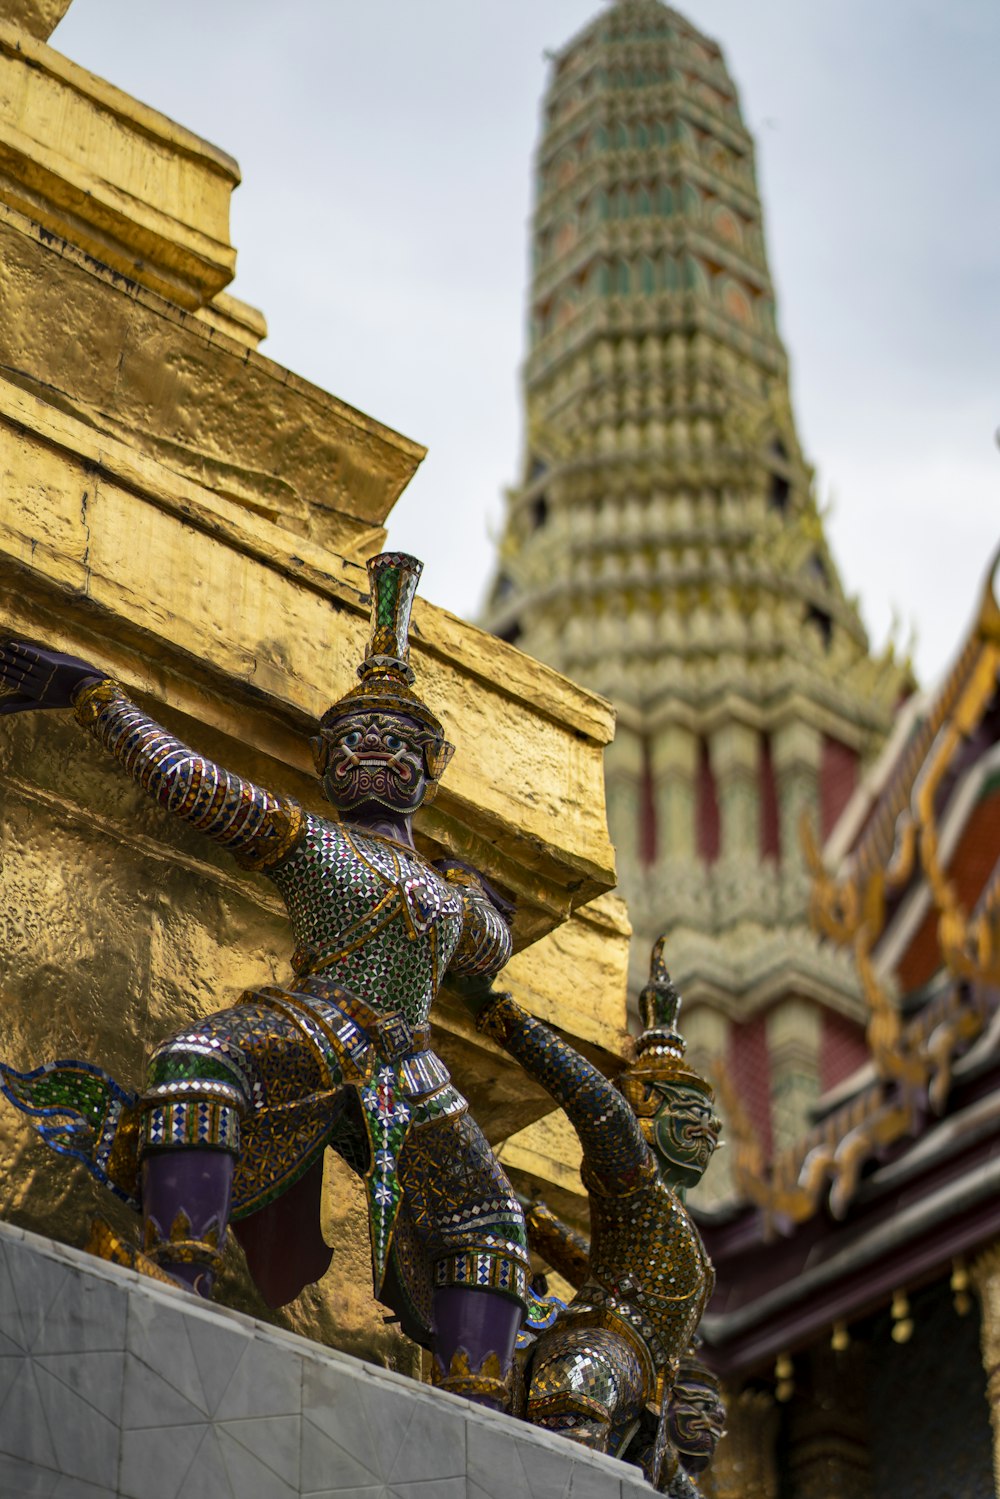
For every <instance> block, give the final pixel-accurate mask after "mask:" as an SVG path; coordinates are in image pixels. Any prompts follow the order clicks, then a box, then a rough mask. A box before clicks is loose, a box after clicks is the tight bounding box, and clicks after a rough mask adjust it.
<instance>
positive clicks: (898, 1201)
mask: <svg viewBox="0 0 1000 1499" xmlns="http://www.w3.org/2000/svg"><path fill="white" fill-rule="evenodd" d="M996 1029H997V1024H996V1020H995V1019H994V1023H993V1025H992V1027H991V1030H990V1034H989V1035H988V1036H984V1037H983V1038H982V1041H981V1043H980V1046H979V1047H977V1048H975V1051H976V1053H978V1052H979V1051H980V1049H981V1048H985V1052H986V1055H985V1056H977V1055H974V1054H973V1053H970V1054H969V1055H968V1056H967V1057H966V1058H965V1060H964V1062H963V1063H962V1064H961V1068H960V1070H961V1071H963V1072H964V1073H965V1074H966V1075H965V1076H963V1078H962V1082H963V1088H962V1096H961V1100H960V1107H959V1108H957V1109H956V1110H955V1111H954V1112H952V1113H950V1114H949V1116H948V1118H947V1119H946V1120H943V1121H940V1122H936V1123H932V1124H930V1125H927V1126H925V1128H924V1130H923V1132H922V1134H921V1135H920V1138H919V1139H918V1140H916V1141H915V1142H914V1143H913V1144H912V1146H911V1147H910V1148H908V1149H907V1150H906V1151H905V1153H904V1154H902V1155H896V1156H895V1158H890V1160H889V1161H888V1163H887V1164H885V1165H883V1166H881V1167H880V1168H879V1169H878V1170H877V1171H876V1172H875V1173H874V1174H873V1175H871V1176H870V1177H868V1178H867V1179H866V1180H865V1182H864V1183H863V1186H862V1188H861V1191H860V1192H859V1194H858V1197H857V1200H856V1203H855V1205H854V1207H853V1210H852V1212H851V1214H850V1216H849V1218H848V1221H847V1222H845V1223H837V1222H830V1221H829V1220H827V1221H826V1222H815V1223H813V1224H811V1225H809V1226H808V1227H805V1228H801V1229H798V1230H797V1229H796V1226H795V1225H791V1224H786V1225H785V1230H786V1232H785V1235H784V1236H783V1237H781V1238H779V1239H777V1240H773V1241H771V1242H768V1241H767V1239H766V1236H765V1234H764V1233H763V1232H762V1224H761V1221H760V1219H759V1217H758V1215H757V1214H756V1213H754V1212H753V1211H751V1210H744V1211H743V1212H741V1213H740V1212H737V1213H735V1214H734V1213H733V1212H732V1211H731V1210H730V1211H729V1212H728V1213H726V1214H722V1213H715V1214H712V1215H708V1214H697V1209H696V1210H695V1211H696V1214H697V1216H698V1217H699V1222H700V1226H701V1231H702V1235H703V1237H704V1239H705V1242H706V1245H707V1247H708V1250H709V1253H710V1254H711V1255H712V1257H713V1260H714V1262H715V1265H716V1271H717V1276H718V1287H719V1290H718V1292H717V1295H716V1298H715V1300H714V1301H713V1303H712V1305H711V1307H710V1310H709V1312H708V1313H707V1314H706V1316H705V1317H704V1319H703V1320H702V1323H701V1324H700V1327H699V1332H700V1334H701V1335H702V1336H703V1338H704V1340H705V1343H706V1348H707V1356H708V1359H709V1361H710V1363H711V1364H712V1366H713V1367H714V1368H715V1369H717V1371H718V1372H720V1373H721V1374H723V1375H738V1374H746V1373H750V1372H753V1371H755V1370H758V1369H765V1368H769V1367H770V1366H771V1365H773V1361H774V1358H775V1357H776V1355H777V1354H778V1353H780V1352H785V1351H789V1350H790V1351H792V1352H794V1351H795V1350H796V1349H797V1348H800V1347H805V1346H807V1345H809V1344H810V1343H813V1342H814V1341H815V1340H816V1338H817V1337H818V1336H822V1335H823V1334H824V1333H828V1332H829V1328H830V1326H831V1325H832V1324H833V1323H835V1322H837V1321H844V1322H851V1321H855V1320H857V1319H859V1318H861V1317H864V1316H866V1315H868V1314H870V1313H871V1312H872V1311H874V1310H876V1309H878V1308H881V1307H884V1306H885V1304H886V1303H887V1302H888V1300H889V1298H890V1297H891V1296H892V1294H893V1293H894V1291H896V1290H897V1289H898V1287H899V1286H900V1285H908V1286H914V1285H919V1284H920V1283H921V1282H923V1281H925V1280H929V1279H932V1278H933V1279H938V1278H940V1276H941V1275H942V1273H947V1267H948V1266H949V1265H950V1264H951V1262H952V1260H953V1259H954V1258H955V1257H957V1256H964V1257H969V1258H971V1257H972V1256H973V1255H975V1254H976V1253H977V1251H979V1250H980V1249H981V1248H982V1246H983V1245H985V1244H989V1243H992V1242H994V1241H995V1240H996V1238H997V1235H998V1234H1000V1191H998V1188H1000V1163H998V1158H997V1144H998V1139H1000V1104H998V1094H997V1081H998V1058H997V1055H996V1040H997V1037H996V1036H995V1034H993V1033H994V1032H995V1031H996ZM967 1064H972V1065H967Z"/></svg>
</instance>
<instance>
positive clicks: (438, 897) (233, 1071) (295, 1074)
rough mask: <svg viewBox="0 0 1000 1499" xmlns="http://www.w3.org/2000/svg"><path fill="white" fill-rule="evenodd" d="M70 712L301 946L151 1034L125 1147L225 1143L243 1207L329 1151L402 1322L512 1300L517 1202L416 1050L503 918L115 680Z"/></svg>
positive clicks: (486, 966) (264, 1198)
mask: <svg viewBox="0 0 1000 1499" xmlns="http://www.w3.org/2000/svg"><path fill="white" fill-rule="evenodd" d="M76 712H77V716H78V718H79V719H80V721H81V722H82V723H83V724H84V725H86V726H87V727H88V728H89V729H90V730H91V732H92V733H93V734H94V735H95V737H96V738H97V739H98V741H99V742H100V743H101V744H103V745H104V746H105V747H106V748H107V749H109V750H110V751H111V752H112V754H114V755H115V756H116V758H117V759H118V760H119V761H120V762H121V764H122V765H123V766H124V768H125V769H126V770H127V771H128V773H129V774H130V775H131V776H132V778H133V779H134V780H135V781H137V782H138V783H139V784H140V785H141V786H142V787H143V788H144V790H146V791H147V792H148V793H149V794H150V795H151V796H152V797H154V798H155V800H156V801H157V802H159V804H160V805H161V806H163V807H164V808H166V810H168V811H169V812H172V813H173V814H174V815H175V816H178V817H180V818H182V819H183V820H184V821H185V822H188V823H190V824H191V825H192V826H193V827H195V828H197V829H198V830H199V831H200V832H202V833H205V834H206V835H207V836H209V837H211V838H213V839H215V840H216V841H217V842H219V843H221V844H222V845H223V846H224V847H226V848H228V849H229V850H230V851H231V852H232V853H234V854H235V855H236V857H237V859H238V860H239V861H240V862H241V863H242V864H243V865H244V866H246V867H249V868H253V869H257V870H259V871H261V872H262V873H263V874H265V875H266V876H267V877H268V878H269V879H270V880H272V881H273V883H274V884H275V885H276V886H277V888H278V890H279V891H280V892H281V894H282V897H283V898H284V901H285V904H286V906H287V908H288V913H289V917H290V919H291V923H292V930H293V934H294V938H295V943H296V946H295V952H294V955H293V959H292V968H293V975H294V976H293V978H292V979H291V980H290V982H289V984H288V986H287V987H281V988H279V987H270V988H264V989H260V990H250V991H248V992H247V993H246V994H245V995H244V996H243V998H242V1000H241V1002H240V1003H239V1004H237V1005H235V1006H234V1007H232V1008H231V1009H228V1010H223V1011H221V1012H219V1013H217V1014H215V1015H212V1016H209V1017H207V1018H206V1019H205V1020H203V1021H201V1022H200V1023H198V1024H196V1025H194V1026H189V1027H187V1028H185V1029H184V1030H183V1031H182V1032H179V1033H178V1034H177V1035H174V1036H172V1037H170V1038H169V1039H167V1040H166V1041H164V1042H163V1043H162V1044H161V1045H160V1046H158V1047H157V1049H156V1051H155V1052H154V1053H153V1056H152V1058H151V1061H150V1066H149V1073H148V1078H147V1086H146V1090H145V1092H144V1094H143V1096H142V1107H141V1120H140V1125H139V1133H140V1138H139V1142H138V1143H139V1148H140V1151H141V1152H143V1153H148V1152H150V1151H161V1150H169V1149H171V1148H175V1147H177V1148H186V1149H189V1148H191V1147H192V1146H206V1147H210V1148H214V1149H222V1150H226V1151H229V1152H231V1153H232V1154H233V1155H235V1156H236V1157H237V1158H238V1166H237V1173H236V1178H235V1183H234V1194H233V1217H234V1218H236V1219H240V1218H243V1217H246V1216H248V1215H249V1214H252V1213H254V1212H256V1211H258V1210H259V1209H260V1208H261V1207H263V1206H265V1205H267V1204H268V1203H269V1202H271V1201H273V1200H274V1199H275V1198H277V1197H278V1196H280V1195H281V1194H282V1193H283V1192H284V1191H285V1190H287V1188H288V1187H290V1186H291V1185H293V1184H294V1183H295V1182H296V1181H297V1180H298V1179H299V1178H300V1177H301V1176H302V1175H303V1174H304V1172H305V1171H306V1170H308V1168H309V1166H310V1165H311V1164H312V1163H313V1162H314V1161H315V1160H316V1159H317V1157H318V1156H319V1154H320V1153H321V1152H322V1150H323V1148H324V1147H325V1146H326V1145H327V1144H332V1145H333V1146H334V1147H335V1148H337V1149H339V1150H340V1151H341V1153H342V1154H343V1155H344V1156H345V1158H346V1159H348V1160H349V1161H350V1163H351V1164H352V1165H354V1166H355V1167H356V1168H357V1169H359V1170H361V1171H363V1172H364V1173H365V1175H366V1180H367V1187H368V1199H369V1212H370V1219H371V1229H372V1255H373V1269H374V1278H375V1288H376V1291H378V1290H379V1289H380V1288H381V1286H382V1283H383V1280H384V1277H385V1275H386V1271H387V1266H388V1263H389V1256H390V1250H394V1251H395V1252H396V1265H395V1268H396V1271H397V1279H401V1280H402V1281H403V1282H404V1284H405V1286H406V1287H407V1289H408V1300H409V1302H410V1305H409V1307H408V1311H409V1313H410V1315H409V1317H408V1318H407V1320H408V1322H409V1324H410V1325H411V1326H417V1327H419V1326H420V1324H421V1323H423V1324H424V1325H426V1315H427V1313H428V1311H429V1295H430V1290H431V1288H432V1287H433V1286H442V1285H451V1284H457V1285H478V1286H481V1287H483V1288H486V1289H494V1290H499V1291H502V1292H505V1293H507V1294H508V1295H511V1296H513V1297H515V1298H518V1299H521V1298H523V1294H524V1289H525V1279H526V1268H527V1253H526V1239H525V1234H524V1226H523V1217H522V1214H521V1211H520V1208H519V1206H518V1203H517V1201H516V1199H515V1198H514V1196H513V1193H512V1191H511V1188H510V1184H509V1183H508V1181H507V1179H506V1176H505V1175H504V1173H503V1171H502V1169H501V1168H500V1167H499V1165H498V1164H497V1162H496V1160H495V1159H494V1157H493V1155H492V1152H491V1151H490V1148H489V1146H488V1144H487V1142H486V1140H485V1139H484V1137H483V1135H482V1133H481V1132H480V1130H479V1129H478V1127H477V1126H476V1125H475V1123H474V1121H473V1120H472V1119H471V1118H470V1117H469V1115H468V1105H467V1104H466V1102H465V1100H464V1098H463V1097H462V1095H461V1094H460V1093H459V1092H458V1090H457V1089H456V1088H455V1087H454V1085H453V1083H452V1082H451V1078H450V1076H449V1073H448V1070H447V1068H446V1067H445V1065H444V1063H443V1062H442V1061H441V1060H440V1058H439V1057H437V1056H436V1055H435V1053H434V1052H433V1051H431V1050H430V1049H429V1028H428V1016H429V1012H430V1008H431V1004H432V1002H433V1000H434V998H435V995H436V994H437V991H438V988H439V986H440V983H441V980H442V977H443V975H444V973H445V971H446V970H450V971H451V972H452V973H458V974H463V975H466V974H476V975H487V976H489V975H492V974H494V973H496V972H497V971H498V970H499V969H500V968H501V967H502V966H503V965H504V964H505V963H506V961H507V959H508V958H509V956H510V951H511V943H510V933H509V931H508V928H507V925H506V923H505V922H504V920H503V919H502V917H501V916H500V914H499V912H498V911H497V909H496V907H495V906H494V905H493V903H492V902H491V901H490V899H489V898H488V896H487V895H486V893H485V892H484V890H483V889H482V887H481V886H480V884H479V883H478V881H477V880H476V879H475V877H474V876H472V875H470V874H469V873H467V872H466V871H464V870H456V869H448V870H447V871H446V872H444V873H441V872H439V871H438V870H437V869H435V868H434V867H433V866H432V865H431V864H429V863H428V862H427V861H426V860H425V859H423V858H421V856H420V855H419V854H418V853H416V851H415V850H414V849H412V848H409V847H407V846H405V845H403V844H401V843H397V842H395V841H394V840H392V839H390V838H385V837H380V836H377V835H374V834H370V833H365V832H362V831H360V830H359V829H358V828H354V827H350V826H348V825H346V824H344V823H340V822H336V821H333V820H329V819H326V818H321V817H317V816H314V815H313V814H311V813H306V812H304V811H303V810H302V808H301V807H299V806H298V804H297V803H295V802H294V801H292V800H291V799H289V798H280V797H276V796H274V795H272V794H271V793H270V792H268V791H266V790H263V789H262V788H260V787H257V786H255V785H253V784H252V783H251V782H249V781H245V780H243V779H241V778H240V777H238V776H235V775H232V774H230V773H228V772H226V771H224V770H222V769H221V768H220V767H219V766H217V765H215V764H214V763H213V762H212V761H211V760H208V759H205V758H203V757H202V756H199V755H197V754H195V753H194V752H193V751H192V750H190V749H188V748H187V746H185V745H183V744H182V743H180V741H178V740H177V739H175V738H173V737H172V736H171V735H169V734H167V733H166V731H165V730H163V729H162V728H161V727H160V726H159V725H158V724H156V723H154V722H153V721H152V720H151V719H150V718H148V717H147V716H146V714H144V713H143V712H142V710H141V709H139V708H138V707H137V706H136V705H135V704H134V703H132V702H131V701H130V700H129V698H128V697H127V696H126V695H125V693H124V692H123V691H122V689H121V688H120V687H118V686H117V684H115V683H113V682H109V681H102V682H99V683H96V684H95V685H93V686H91V687H88V688H86V689H84V691H83V692H82V693H81V694H80V695H79V698H78V701H77V707H76ZM352 1099H353V1102H352ZM401 1203H405V1212H404V1215H403V1216H404V1218H405V1222H404V1223H402V1225H401V1226H400V1228H399V1235H398V1241H399V1242H398V1244H397V1243H396V1241H395V1240H396V1229H397V1219H398V1218H399V1215H400V1205H401ZM423 1259H427V1260H428V1266H427V1268H428V1270H429V1273H430V1286H423V1287H421V1286H419V1285H417V1284H416V1282H417V1281H418V1280H419V1273H418V1272H419V1268H420V1267H419V1263H418V1262H420V1261H421V1260H423Z"/></svg>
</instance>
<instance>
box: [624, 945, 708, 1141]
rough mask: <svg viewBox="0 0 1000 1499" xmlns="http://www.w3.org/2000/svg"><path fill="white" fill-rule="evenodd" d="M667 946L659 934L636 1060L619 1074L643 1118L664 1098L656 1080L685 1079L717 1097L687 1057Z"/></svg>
mask: <svg viewBox="0 0 1000 1499" xmlns="http://www.w3.org/2000/svg"><path fill="white" fill-rule="evenodd" d="M665 946H666V938H665V937H660V938H658V940H657V942H656V944H655V946H654V947H653V952H652V955H651V957H650V960H649V980H648V982H647V983H646V985H645V987H644V988H643V990H642V993H641V994H640V995H639V1014H640V1015H641V1017H642V1024H643V1031H642V1035H641V1036H639V1037H638V1038H637V1039H636V1043H635V1061H634V1062H632V1063H631V1064H630V1065H629V1066H628V1067H627V1068H626V1069H625V1071H624V1072H623V1073H622V1075H621V1077H620V1078H619V1085H620V1087H621V1090H622V1092H623V1093H624V1094H625V1097H626V1098H627V1099H628V1101H629V1103H630V1104H631V1106H632V1109H633V1111H634V1112H635V1114H636V1115H637V1116H638V1118H639V1119H640V1121H641V1120H642V1119H644V1118H651V1117H652V1116H653V1115H654V1114H655V1113H656V1111H657V1109H659V1108H660V1106H661V1104H662V1102H663V1100H662V1098H661V1097H660V1096H659V1095H658V1093H657V1092H656V1091H655V1089H654V1088H653V1087H652V1085H653V1084H655V1083H684V1084H686V1085H687V1086H688V1087H690V1088H697V1089H698V1090H699V1092H701V1093H704V1094H705V1095H706V1097H707V1098H709V1099H711V1100H713V1101H714V1099H715V1090H714V1088H713V1087H712V1085H711V1083H709V1082H708V1080H707V1078H704V1077H702V1075H701V1073H700V1072H696V1071H695V1070H694V1068H693V1067H691V1066H690V1065H689V1064H688V1063H687V1062H686V1061H685V1060H684V1053H685V1052H686V1050H687V1043H686V1042H685V1040H684V1037H683V1036H682V1035H681V1033H680V1031H679V1030H678V1025H677V1022H678V1017H679V1016H680V1009H681V996H680V991H679V990H678V989H677V988H676V986H675V984H674V982H673V980H672V979H671V977H670V974H669V973H668V972H667V965H666V962H665V961H664V956H663V949H664V947H665Z"/></svg>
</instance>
